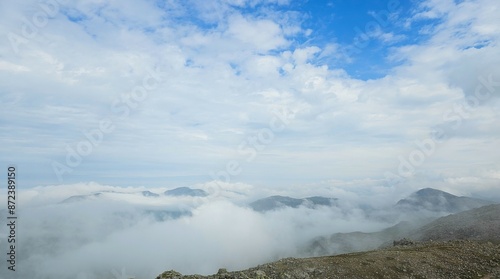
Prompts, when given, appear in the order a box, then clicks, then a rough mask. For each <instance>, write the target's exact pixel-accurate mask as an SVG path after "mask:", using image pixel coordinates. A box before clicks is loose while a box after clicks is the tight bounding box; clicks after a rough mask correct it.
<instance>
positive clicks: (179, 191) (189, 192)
mask: <svg viewBox="0 0 500 279" xmlns="http://www.w3.org/2000/svg"><path fill="white" fill-rule="evenodd" d="M164 194H165V195H166V196H190V197H206V196H208V193H207V192H205V191H204V190H202V189H191V188H188V187H179V188H175V189H172V190H167V191H165V193H164Z"/></svg>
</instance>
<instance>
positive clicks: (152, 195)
mask: <svg viewBox="0 0 500 279" xmlns="http://www.w3.org/2000/svg"><path fill="white" fill-rule="evenodd" d="M141 194H142V195H143V196H144V197H159V196H160V195H158V194H156V193H153V192H151V191H142V192H141Z"/></svg>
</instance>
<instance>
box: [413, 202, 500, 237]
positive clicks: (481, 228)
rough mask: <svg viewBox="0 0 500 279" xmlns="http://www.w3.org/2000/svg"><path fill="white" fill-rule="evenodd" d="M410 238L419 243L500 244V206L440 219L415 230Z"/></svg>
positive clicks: (491, 206) (477, 209)
mask: <svg viewBox="0 0 500 279" xmlns="http://www.w3.org/2000/svg"><path fill="white" fill-rule="evenodd" d="M410 238H412V239H415V240H419V241H429V240H433V241H447V240H456V239H467V240H480V241H492V242H497V243H500V204H493V205H487V206H483V207H480V208H475V209H471V210H468V211H464V212H460V213H457V214H452V215H448V216H446V217H441V218H439V219H437V220H435V221H433V222H430V223H429V224H427V225H425V226H423V227H421V228H420V229H418V230H416V231H415V232H414V233H413V234H412V235H410Z"/></svg>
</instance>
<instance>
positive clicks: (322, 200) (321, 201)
mask: <svg viewBox="0 0 500 279" xmlns="http://www.w3.org/2000/svg"><path fill="white" fill-rule="evenodd" d="M336 201H337V199H334V198H326V197H309V198H304V199H295V198H291V197H286V196H271V197H267V198H263V199H260V200H256V201H254V202H252V203H250V204H249V206H250V207H251V208H252V209H253V210H255V211H258V212H265V211H270V210H276V209H279V208H283V207H292V208H297V207H299V206H307V207H316V206H334V205H336Z"/></svg>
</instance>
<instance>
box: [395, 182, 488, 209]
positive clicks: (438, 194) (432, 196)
mask: <svg viewBox="0 0 500 279" xmlns="http://www.w3.org/2000/svg"><path fill="white" fill-rule="evenodd" d="M488 204H492V202H489V201H485V200H480V199H474V198H469V197H458V196H455V195H452V194H450V193H447V192H444V191H441V190H437V189H433V188H424V189H420V190H418V191H417V192H414V193H412V194H411V195H409V196H408V197H407V198H404V199H402V200H400V201H398V202H397V204H396V207H399V208H400V209H403V210H406V211H419V210H428V211H435V212H448V213H457V212H460V211H464V210H469V209H472V208H476V207H481V206H484V205H488Z"/></svg>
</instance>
